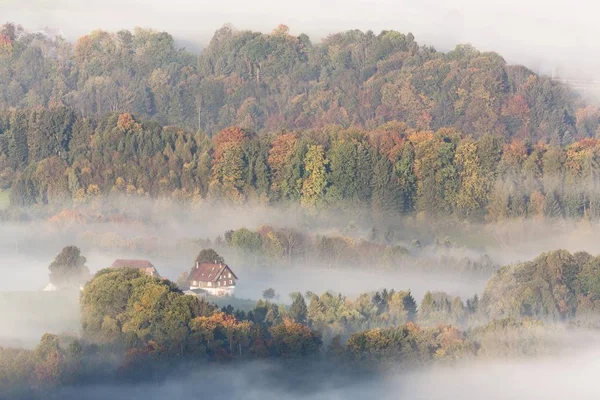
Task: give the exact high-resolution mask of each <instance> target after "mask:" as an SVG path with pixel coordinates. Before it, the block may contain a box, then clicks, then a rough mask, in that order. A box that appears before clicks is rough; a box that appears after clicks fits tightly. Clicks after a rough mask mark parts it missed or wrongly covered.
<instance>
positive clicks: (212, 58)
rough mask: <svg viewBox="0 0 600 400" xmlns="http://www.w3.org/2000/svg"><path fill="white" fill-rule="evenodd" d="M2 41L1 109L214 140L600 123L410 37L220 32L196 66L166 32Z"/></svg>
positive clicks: (477, 57)
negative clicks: (58, 112) (146, 124)
mask: <svg viewBox="0 0 600 400" xmlns="http://www.w3.org/2000/svg"><path fill="white" fill-rule="evenodd" d="M5 31H6V32H7V33H10V34H3V35H2V36H1V37H0V62H2V63H3V65H4V67H5V68H3V72H2V76H0V78H1V79H0V93H3V95H2V96H1V97H0V109H8V108H10V107H17V108H20V107H27V106H28V107H33V108H36V107H42V108H54V107H56V106H69V107H72V108H73V109H75V110H77V112H78V113H80V114H83V115H86V116H92V115H96V116H101V115H103V114H105V113H108V112H119V113H132V114H137V115H139V116H141V117H144V118H149V119H153V120H156V121H159V122H160V123H162V124H166V125H179V126H184V127H186V128H189V129H194V130H195V131H204V132H208V133H211V134H214V133H216V132H218V131H219V130H222V129H225V128H227V127H229V126H232V125H236V126H240V127H243V128H245V129H248V130H253V131H258V132H263V131H279V130H281V129H284V130H288V132H289V131H291V130H303V129H308V128H312V127H324V126H327V125H331V124H338V125H342V126H344V127H350V126H361V127H365V128H373V127H375V126H377V125H380V124H382V123H385V122H388V121H392V120H396V119H401V120H403V122H405V123H406V124H407V125H408V126H410V127H411V128H415V129H419V130H430V129H433V130H437V129H439V128H441V127H444V126H453V127H455V128H457V129H459V130H461V131H463V132H465V133H466V134H471V135H473V136H477V137H479V136H482V135H484V134H486V133H493V134H508V135H510V136H520V137H529V138H530V139H532V141H534V142H537V141H538V140H539V139H541V138H545V139H549V140H552V141H553V142H555V143H560V144H569V143H570V141H571V140H572V138H571V139H569V137H568V136H569V135H567V134H565V132H570V135H571V136H572V137H574V136H576V135H577V134H579V135H581V136H586V137H592V136H594V135H595V133H596V131H597V127H598V113H597V110H596V109H594V108H589V107H585V106H584V105H581V106H580V104H578V102H577V100H576V98H575V96H574V95H573V94H572V93H570V92H569V91H568V90H566V89H565V88H564V87H562V86H560V85H558V84H555V83H553V82H552V81H551V80H549V79H548V78H542V77H538V76H536V75H535V74H534V73H533V72H531V71H529V70H527V69H526V68H523V67H518V66H510V65H507V64H506V62H505V61H504V60H503V59H502V58H501V57H500V56H499V55H498V54H496V53H491V52H479V51H477V50H476V49H474V48H472V47H471V46H457V48H456V49H455V50H453V51H451V52H449V53H446V54H444V53H441V52H438V51H435V50H434V49H433V48H431V47H426V46H419V45H418V44H417V43H416V42H415V39H414V37H413V35H412V34H410V33H409V34H402V33H400V32H395V31H383V32H381V33H380V34H379V35H375V34H373V32H370V31H368V32H361V31H358V30H351V31H347V32H342V33H337V34H333V35H330V36H328V37H327V38H326V39H325V40H323V41H322V42H321V43H318V44H316V43H312V42H311V41H310V39H309V38H308V37H307V36H306V35H304V34H301V35H299V36H293V35H291V34H290V32H289V30H288V29H287V28H285V29H282V28H277V29H275V30H274V31H273V32H271V33H265V34H263V33H259V32H250V31H237V30H235V29H232V28H231V27H223V28H222V29H220V30H218V31H217V32H216V33H215V35H214V37H213V39H212V40H211V42H210V44H209V45H208V46H207V47H206V48H205V49H204V50H203V51H202V52H201V53H200V55H198V56H196V55H193V54H191V53H189V52H186V51H185V50H183V49H178V48H177V47H176V44H175V40H174V38H173V37H172V36H171V35H169V34H168V33H165V32H155V31H151V30H147V29H139V28H138V29H135V30H134V31H133V32H129V31H119V32H117V33H109V32H105V31H101V30H97V31H94V32H91V33H90V34H88V35H85V36H82V37H81V38H79V39H78V40H77V42H76V43H75V44H70V43H68V42H65V41H64V40H61V39H55V40H53V39H50V38H46V37H42V36H40V35H37V36H36V35H35V34H30V33H28V32H27V31H25V30H24V29H22V28H17V27H12V28H11V27H10V25H7V27H6V29H5Z"/></svg>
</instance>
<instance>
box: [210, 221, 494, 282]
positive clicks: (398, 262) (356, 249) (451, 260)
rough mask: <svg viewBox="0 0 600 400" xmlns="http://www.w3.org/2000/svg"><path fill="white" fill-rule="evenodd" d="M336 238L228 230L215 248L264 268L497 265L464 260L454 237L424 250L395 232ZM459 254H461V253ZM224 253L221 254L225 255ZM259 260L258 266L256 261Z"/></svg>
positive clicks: (475, 269) (488, 269) (347, 232)
mask: <svg viewBox="0 0 600 400" xmlns="http://www.w3.org/2000/svg"><path fill="white" fill-rule="evenodd" d="M350 225H351V228H350V229H344V230H343V231H341V232H339V233H337V234H335V233H328V234H316V235H315V234H311V233H308V232H306V231H302V230H297V229H293V228H274V227H272V226H268V225H263V226H261V227H260V228H259V229H258V230H256V231H251V230H249V229H247V228H241V229H237V230H230V231H227V232H226V233H225V235H224V238H223V240H219V239H217V240H216V241H215V243H214V244H215V246H216V247H217V248H219V249H223V251H225V252H228V253H230V254H231V250H234V253H233V254H232V256H233V257H240V258H241V259H243V260H244V262H245V263H247V264H250V265H252V264H258V265H265V266H273V265H277V266H288V265H311V266H323V267H353V266H360V267H361V268H373V269H376V268H394V269H396V270H417V271H419V272H421V273H424V272H443V271H445V272H455V273H460V274H465V275H466V274H469V275H471V276H476V275H480V276H483V277H486V278H487V277H489V276H491V275H492V274H493V273H494V272H495V271H496V270H497V269H498V266H497V265H496V264H495V263H494V262H492V260H491V259H490V258H489V257H488V256H486V255H483V256H480V257H479V258H469V257H467V256H463V257H461V256H460V255H459V253H460V249H459V248H457V247H456V245H455V244H453V243H452V242H451V241H450V239H449V238H444V239H442V240H439V239H438V240H436V241H435V242H432V243H430V244H427V245H424V244H422V243H421V242H420V241H419V240H413V241H412V242H410V243H407V247H405V246H403V245H401V244H400V243H405V242H406V241H401V240H399V239H397V238H396V237H395V235H394V228H393V227H392V228H390V229H389V232H386V233H380V232H379V231H378V230H377V229H373V230H372V231H371V233H370V237H369V238H368V239H366V238H364V237H360V235H358V232H356V230H355V228H353V226H354V225H353V224H350ZM455 250H458V252H457V254H453V253H455ZM220 251H221V250H220ZM253 261H254V262H253Z"/></svg>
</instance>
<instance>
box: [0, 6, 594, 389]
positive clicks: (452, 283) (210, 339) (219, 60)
mask: <svg viewBox="0 0 600 400" xmlns="http://www.w3.org/2000/svg"><path fill="white" fill-rule="evenodd" d="M1 7H2V6H0V9H1ZM177 43H178V42H177V41H176V39H175V38H174V37H173V36H171V35H170V34H169V33H166V32H158V31H154V30H151V29H146V28H136V29H135V30H133V31H130V30H120V31H118V32H107V31H103V30H95V31H92V32H91V33H89V34H87V35H84V36H82V37H80V38H78V39H76V40H68V39H65V38H63V37H62V36H61V35H60V34H59V33H57V32H55V31H53V30H51V29H49V28H48V29H43V30H37V31H35V30H31V29H29V28H28V27H23V26H20V25H18V24H15V23H6V24H4V25H3V26H2V27H1V28H0V271H1V272H2V273H3V279H0V322H1V323H0V399H7V400H11V399H37V398H40V399H67V400H69V399H90V400H94V399H106V398H114V399H144V400H148V399H150V400H151V399H165V398H171V399H184V398H185V399H188V398H192V399H196V398H198V399H261V400H263V399H265V400H266V399H281V398H285V399H315V400H316V399H338V398H339V399H364V398H382V399H407V400H418V399H458V398H461V399H462V398H465V397H466V398H484V397H485V398H489V399H517V400H529V399H557V400H558V399H565V398H570V399H584V400H587V399H597V398H598V397H599V395H600V389H598V387H597V385H596V384H595V380H594V378H595V377H596V375H597V372H598V371H600V242H599V241H598V238H599V237H600V105H599V104H598V101H597V99H595V98H594V97H593V96H589V95H586V93H583V94H582V93H581V92H578V91H576V90H575V89H574V88H573V87H571V86H569V85H568V84H566V83H564V82H562V81H559V80H556V79H554V78H550V77H547V76H543V75H539V74H537V73H535V72H533V71H532V70H530V69H528V68H527V67H524V66H520V65H512V64H509V63H507V62H506V61H505V60H504V59H503V58H502V56H501V55H500V54H497V53H494V52H486V51H479V50H477V49H475V48H474V47H473V46H470V45H458V46H456V48H455V49H454V50H451V51H448V52H440V51H438V50H436V49H434V48H433V47H431V46H426V45H422V44H418V43H417V41H416V39H415V37H414V36H413V34H411V33H408V32H407V33H400V32H396V31H382V32H380V33H378V34H375V33H374V32H372V31H366V32H362V31H360V30H352V31H347V32H342V33H336V34H331V35H329V36H327V37H326V38H324V39H323V40H322V41H320V42H313V41H311V39H310V38H309V37H308V36H307V35H306V34H299V35H296V34H292V33H291V32H290V28H288V27H287V26H286V25H279V26H277V27H276V28H275V29H274V30H273V31H272V32H270V33H261V32H253V31H248V30H238V29H235V28H234V27H232V26H230V25H225V26H223V27H222V28H221V29H219V30H218V31H217V32H215V34H214V36H213V38H212V39H211V40H210V42H209V43H207V44H206V46H205V47H204V48H203V49H202V50H201V51H199V52H198V53H197V54H196V53H193V52H190V51H188V50H186V49H184V48H180V47H178V44H177Z"/></svg>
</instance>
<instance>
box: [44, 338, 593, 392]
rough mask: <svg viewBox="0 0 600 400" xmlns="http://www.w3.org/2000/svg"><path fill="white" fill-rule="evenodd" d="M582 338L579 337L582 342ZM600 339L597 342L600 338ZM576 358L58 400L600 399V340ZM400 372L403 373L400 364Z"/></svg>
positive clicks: (251, 372) (181, 379)
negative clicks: (598, 380) (598, 379)
mask: <svg viewBox="0 0 600 400" xmlns="http://www.w3.org/2000/svg"><path fill="white" fill-rule="evenodd" d="M575 336H576V335H575ZM596 339H597V338H596ZM586 346H587V348H584V347H585V346H583V345H582V344H581V343H579V346H577V348H576V349H573V347H574V346H569V347H570V351H569V353H567V352H566V351H565V352H560V353H559V354H557V355H554V356H549V357H543V358H537V359H526V360H504V361H498V360H471V361H469V362H468V363H467V362H461V363H458V364H452V365H447V366H444V365H442V366H434V367H424V368H417V369H412V370H410V371H406V370H405V371H404V372H398V371H396V370H395V369H394V368H392V369H391V370H388V371H387V372H383V371H380V372H379V373H375V374H372V375H369V376H365V375H357V374H352V373H348V372H347V371H345V372H340V371H344V369H343V368H331V367H332V366H331V365H329V366H326V365H323V364H321V363H318V362H315V363H312V364H308V365H305V366H303V367H298V366H297V367H291V368H289V367H288V368H281V365H280V364H278V363H269V362H253V363H248V364H237V365H227V366H211V367H207V368H193V367H190V368H185V369H183V370H181V371H178V372H174V373H173V374H172V377H171V378H169V379H167V380H166V381H163V382H160V383H148V384H135V385H130V384H118V385H117V384H110V385H106V384H101V385H81V386H76V387H67V388H65V389H63V390H60V391H59V392H58V393H56V395H55V396H53V397H52V398H56V399H65V400H69V399H80V398H81V396H82V393H85V398H86V399H87V400H100V399H106V398H108V397H110V398H115V399H143V400H154V399H164V398H170V399H189V398H202V399H223V398H227V399H248V400H253V399H257V400H258V399H260V400H269V399H289V400H294V399H309V400H320V399H327V400H330V399H365V398H378V399H406V400H424V399H428V400H435V399H465V398H466V399H481V398H486V399H493V400H501V399H502V400H504V399H507V400H508V399H510V400H533V399H544V400H548V399H550V400H559V399H560V400H562V399H567V398H568V399H577V400H588V399H589V400H591V399H597V398H598V393H599V392H598V388H597V384H596V379H595V378H596V373H597V371H598V370H599V369H600V346H599V345H598V341H597V340H592V341H588V342H586ZM398 367H399V369H403V367H402V366H400V365H398Z"/></svg>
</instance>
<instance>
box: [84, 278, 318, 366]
mask: <svg viewBox="0 0 600 400" xmlns="http://www.w3.org/2000/svg"><path fill="white" fill-rule="evenodd" d="M81 309H82V328H83V329H82V332H83V338H84V339H86V340H87V341H88V342H91V343H97V344H102V345H104V346H108V347H109V348H112V349H119V350H125V351H126V352H127V354H128V356H129V362H132V363H133V362H136V363H137V362H138V361H139V359H140V358H142V359H145V357H146V356H148V357H150V356H152V355H153V354H154V355H158V354H160V355H165V356H167V355H171V356H179V357H190V358H191V359H202V358H204V359H216V360H228V359H233V358H240V359H247V358H250V357H284V358H285V357H298V356H308V355H311V354H316V353H317V352H318V351H319V350H320V347H321V336H320V335H319V334H317V333H316V332H314V331H311V330H309V329H308V327H306V326H305V325H302V324H300V323H299V322H297V321H296V320H295V319H292V318H290V317H288V316H287V315H285V314H284V315H276V316H274V317H272V318H269V319H267V318H266V314H268V313H269V310H267V308H266V307H265V306H264V305H263V306H262V307H257V309H255V310H254V312H252V313H250V315H247V314H246V313H243V312H237V313H235V312H234V310H233V309H232V308H231V307H228V308H225V309H224V310H219V309H218V308H217V307H215V306H214V305H212V304H210V303H207V302H206V301H204V300H201V301H199V300H198V298H197V297H196V296H190V295H184V294H183V293H182V292H181V291H180V290H179V289H177V287H176V285H175V284H173V283H171V282H169V281H166V280H160V279H157V278H153V277H151V276H149V275H147V274H144V273H143V272H140V271H138V270H132V269H105V270H101V271H99V272H98V273H97V274H96V276H95V278H94V279H93V280H92V281H90V282H89V283H88V284H87V285H86V287H85V289H84V291H83V293H82V295H81ZM262 309H264V313H263V312H262ZM233 314H236V315H233ZM148 346H151V347H152V348H151V350H149V348H148ZM140 362H142V364H143V361H140Z"/></svg>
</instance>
